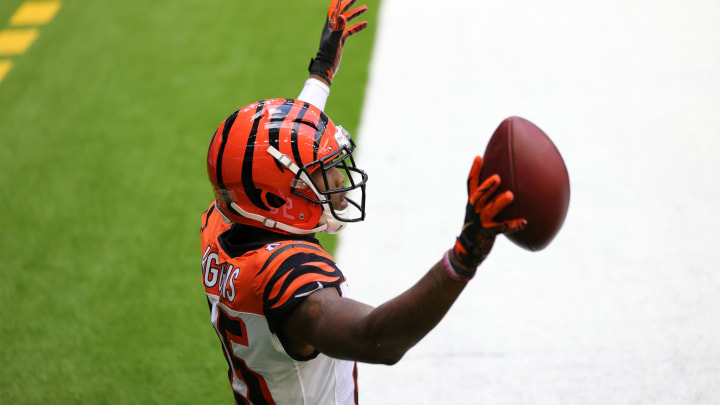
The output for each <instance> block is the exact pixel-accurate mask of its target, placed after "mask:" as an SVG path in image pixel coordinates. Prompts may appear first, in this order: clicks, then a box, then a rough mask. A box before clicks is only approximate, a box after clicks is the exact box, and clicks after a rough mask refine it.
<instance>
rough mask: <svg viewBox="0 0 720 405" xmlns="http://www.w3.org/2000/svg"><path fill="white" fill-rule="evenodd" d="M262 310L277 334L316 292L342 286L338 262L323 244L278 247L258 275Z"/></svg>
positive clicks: (342, 280) (293, 244)
mask: <svg viewBox="0 0 720 405" xmlns="http://www.w3.org/2000/svg"><path fill="white" fill-rule="evenodd" d="M258 277H259V278H260V280H262V283H261V286H260V287H261V288H260V291H258V292H259V293H261V294H262V300H263V312H264V313H265V317H266V318H267V320H268V325H269V327H270V330H271V331H272V332H273V333H275V332H277V331H278V329H279V327H280V325H281V324H282V322H283V321H284V319H285V317H286V316H287V315H288V314H289V313H290V312H291V311H292V310H293V309H295V307H297V306H298V305H299V304H300V303H301V302H302V301H303V300H304V299H305V298H306V297H307V296H309V295H310V294H312V293H313V292H315V291H317V290H319V289H321V288H328V287H335V288H338V289H339V288H340V285H341V284H342V283H343V282H344V281H345V277H344V276H343V274H342V272H341V271H340V269H338V267H337V265H336V264H335V261H334V260H333V259H332V257H330V255H329V254H328V253H327V252H325V250H323V249H322V248H321V247H320V246H318V245H314V244H309V243H288V244H282V245H280V246H278V247H276V248H275V249H274V250H273V251H272V253H271V254H270V255H269V257H268V258H267V260H266V261H265V264H264V265H263V267H262V268H261V269H260V272H259V274H258Z"/></svg>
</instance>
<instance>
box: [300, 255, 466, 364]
mask: <svg viewBox="0 0 720 405" xmlns="http://www.w3.org/2000/svg"><path fill="white" fill-rule="evenodd" d="M466 284H467V283H465V282H460V281H455V280H453V279H451V278H450V277H449V276H448V274H447V272H446V270H445V267H444V265H443V263H442V262H438V263H437V264H436V265H435V266H433V267H432V269H430V271H428V272H427V273H426V274H425V276H423V277H422V278H421V279H420V280H419V281H418V282H417V283H416V284H415V285H413V286H412V287H411V288H409V289H408V290H407V291H405V292H404V293H402V294H400V295H399V296H397V297H395V298H393V299H392V300H390V301H388V302H386V303H384V304H382V305H380V306H379V307H377V308H373V307H371V306H369V305H365V304H362V303H359V302H357V301H353V300H351V299H347V298H339V297H333V296H332V295H331V294H329V293H330V291H325V292H322V293H320V294H317V296H316V297H314V299H313V301H312V302H313V305H312V306H308V308H306V309H310V307H312V309H311V311H317V313H316V314H315V315H319V314H320V313H322V316H319V317H317V318H316V319H320V321H319V323H318V324H317V328H313V329H312V330H314V331H315V332H314V333H313V332H311V331H308V332H310V333H311V335H310V336H308V341H310V342H312V344H313V345H314V346H315V347H316V348H317V349H318V350H320V351H321V352H323V353H325V354H327V355H329V356H333V357H338V358H345V359H351V360H358V361H363V362H368V363H385V364H393V363H396V362H397V361H398V360H400V358H402V356H403V355H404V354H405V353H406V352H407V351H408V350H409V349H410V348H411V347H413V346H414V345H415V344H416V343H417V342H418V341H419V340H420V339H422V338H423V337H424V336H425V335H426V334H427V333H428V332H430V330H432V329H433V328H434V327H435V325H437V324H438V323H439V322H440V320H441V319H442V318H443V317H444V316H445V314H446V313H447V311H448V310H449V309H450V307H451V306H452V304H453V303H454V302H455V299H456V298H457V297H458V295H460V293H461V292H462V290H463V289H464V288H465V285H466ZM313 295H315V294H313ZM338 298H339V299H338Z"/></svg>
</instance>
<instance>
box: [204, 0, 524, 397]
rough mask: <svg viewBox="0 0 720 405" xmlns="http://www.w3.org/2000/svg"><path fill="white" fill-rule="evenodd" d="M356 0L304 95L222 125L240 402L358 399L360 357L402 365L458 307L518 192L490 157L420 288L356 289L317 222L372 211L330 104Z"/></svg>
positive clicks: (225, 339) (212, 262) (268, 103)
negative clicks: (351, 291)
mask: <svg viewBox="0 0 720 405" xmlns="http://www.w3.org/2000/svg"><path fill="white" fill-rule="evenodd" d="M354 2H355V0H345V1H341V0H332V2H331V3H330V7H329V10H328V17H327V21H326V23H325V26H324V28H323V31H322V37H321V41H320V49H319V51H318V53H317V56H316V57H315V58H313V59H312V60H311V63H310V67H309V71H310V78H309V79H308V80H307V82H306V83H305V86H304V88H303V90H302V92H301V93H300V96H299V97H298V99H297V100H292V99H268V100H262V101H258V102H255V103H252V104H250V105H247V106H245V107H243V108H241V109H239V110H238V111H236V112H234V113H233V114H231V115H230V116H229V117H228V118H227V119H226V120H225V121H223V123H221V124H220V126H219V128H218V129H217V131H216V132H215V135H214V136H213V138H212V140H211V142H210V147H209V149H208V157H207V169H208V176H209V178H210V182H211V183H212V186H213V189H214V192H215V200H214V201H213V202H212V203H211V204H210V207H209V208H208V210H207V211H206V212H205V213H204V214H203V216H202V223H201V243H202V280H203V284H204V286H205V291H206V295H207V299H208V304H209V307H210V312H211V321H212V324H213V326H214V328H215V330H216V332H217V335H218V337H219V338H220V341H221V343H222V349H223V352H224V355H225V358H226V360H227V363H228V378H229V380H230V384H231V386H232V390H233V393H234V395H235V401H236V402H237V403H239V404H247V403H252V404H356V403H357V402H358V390H357V363H356V362H357V361H361V362H369V363H385V364H394V363H396V362H397V361H398V360H400V358H401V357H402V356H403V355H404V353H405V352H406V351H407V350H408V349H410V348H411V347H412V346H413V345H415V343H417V342H418V341H419V340H420V339H422V338H423V336H425V335H426V334H427V333H428V332H429V331H430V330H431V329H432V328H433V327H434V326H435V325H436V324H437V323H438V322H439V321H440V319H441V318H442V317H443V316H444V314H445V313H446V312H447V311H448V310H449V308H450V306H451V305H452V303H453V302H454V301H455V299H456V298H457V297H458V295H459V294H460V293H461V291H462V290H463V288H464V287H465V285H466V283H467V282H468V281H469V280H470V279H471V278H472V277H473V275H474V274H475V271H476V269H477V267H478V266H479V265H480V263H482V261H483V260H484V259H485V257H486V256H487V255H488V254H489V253H490V250H491V248H492V246H493V242H494V240H495V237H496V235H497V234H499V233H503V232H513V231H517V230H520V229H522V228H523V227H524V226H525V221H524V220H523V219H514V220H509V221H503V222H496V221H495V220H494V217H495V216H496V215H497V214H498V213H499V212H500V211H501V210H502V209H503V208H504V207H506V206H507V205H508V204H510V203H511V202H512V200H513V195H512V193H511V192H509V191H508V192H505V193H500V194H498V195H494V194H495V191H496V190H497V187H498V185H499V184H500V179H499V177H498V176H497V175H494V176H491V177H489V178H488V179H487V180H485V181H484V182H482V184H480V181H479V180H480V177H479V176H480V169H481V167H482V159H481V158H480V157H476V158H475V161H474V163H473V165H472V169H471V170H470V175H469V177H468V181H467V189H468V202H467V207H466V212H465V221H464V224H463V226H462V230H461V233H460V236H459V237H458V238H457V240H456V241H455V243H454V245H453V247H452V248H451V249H449V250H448V251H447V252H446V253H445V254H444V255H443V256H442V258H441V259H440V260H439V261H438V262H437V263H436V264H435V265H434V266H433V267H432V268H431V269H430V270H429V271H428V272H427V273H426V274H425V275H424V276H423V277H422V278H421V279H420V280H419V281H418V282H417V283H416V284H415V285H414V286H412V287H411V288H410V289H408V290H407V291H405V292H404V293H402V294H401V295H399V296H398V297H396V298H394V299H392V300H390V301H388V302H386V303H384V304H382V305H380V306H379V307H377V308H373V307H372V306H369V305H366V304H363V303H360V302H357V301H354V300H352V299H350V298H348V297H347V296H346V292H345V276H344V275H343V273H342V272H341V270H340V269H339V268H338V266H337V264H336V263H335V261H334V260H333V258H332V257H331V256H330V255H329V254H328V253H327V252H326V251H325V250H324V249H323V247H322V246H321V245H320V243H319V242H318V240H317V239H315V237H314V234H315V233H317V232H329V233H335V232H338V231H340V230H341V229H342V228H343V226H344V225H345V224H346V223H348V222H356V221H362V220H363V219H364V217H365V184H366V182H367V175H366V174H365V172H364V171H362V170H361V169H359V168H358V167H357V166H356V164H355V160H354V158H353V151H354V149H355V144H354V142H353V140H352V138H351V136H350V134H349V133H348V132H347V131H346V130H345V129H344V128H342V127H341V126H340V125H336V124H335V123H334V122H333V121H332V120H331V119H330V118H329V117H328V116H327V115H325V113H323V111H322V110H323V108H324V105H325V101H326V100H327V97H328V95H329V92H330V88H329V86H330V85H331V83H332V80H333V78H334V76H335V73H337V69H338V66H339V64H340V59H341V55H342V50H343V46H344V44H345V40H346V39H347V38H348V37H349V36H351V35H353V34H354V33H357V32H359V31H361V30H363V29H364V28H365V27H366V26H367V23H366V22H361V23H357V24H354V25H351V24H350V22H351V21H352V20H353V19H355V18H356V17H357V16H359V15H361V14H362V13H364V12H365V11H366V10H367V7H365V6H361V7H357V8H354V9H352V10H351V7H352V5H353V3H354Z"/></svg>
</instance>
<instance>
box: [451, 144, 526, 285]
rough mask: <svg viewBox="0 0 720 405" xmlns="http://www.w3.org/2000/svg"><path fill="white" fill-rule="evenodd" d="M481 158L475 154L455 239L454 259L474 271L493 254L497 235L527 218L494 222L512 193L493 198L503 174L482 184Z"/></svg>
mask: <svg viewBox="0 0 720 405" xmlns="http://www.w3.org/2000/svg"><path fill="white" fill-rule="evenodd" d="M481 168H482V158H481V157H480V156H477V157H475V161H474V162H473V166H472V169H470V175H469V176H468V181H467V188H468V203H467V206H466V208H465V224H464V225H463V229H462V232H461V233H460V236H459V237H458V238H457V241H456V242H455V247H454V248H453V253H454V254H455V258H456V259H457V261H459V262H460V264H461V265H462V266H463V267H465V268H466V269H467V270H470V271H474V269H476V268H477V266H479V265H480V263H482V261H483V260H485V258H486V257H487V255H488V254H490V250H491V249H492V247H493V243H494V242H495V236H497V235H498V234H500V233H511V232H516V231H519V230H522V229H524V228H525V225H526V224H527V221H525V220H524V219H510V220H507V221H502V222H498V221H495V216H496V215H498V214H499V213H500V211H502V210H503V209H504V208H505V207H507V206H508V205H510V203H511V202H512V201H513V198H514V197H513V193H512V192H511V191H505V192H503V193H500V194H498V195H496V196H494V197H493V194H494V193H495V191H496V190H497V189H498V187H499V186H500V176H498V175H497V174H494V175H492V176H490V177H488V178H487V179H486V180H485V181H484V182H482V184H479V183H480V169H481Z"/></svg>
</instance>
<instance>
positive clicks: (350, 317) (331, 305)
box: [283, 157, 525, 364]
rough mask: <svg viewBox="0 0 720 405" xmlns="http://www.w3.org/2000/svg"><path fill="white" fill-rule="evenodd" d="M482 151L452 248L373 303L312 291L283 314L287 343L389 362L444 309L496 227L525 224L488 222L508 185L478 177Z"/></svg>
mask: <svg viewBox="0 0 720 405" xmlns="http://www.w3.org/2000/svg"><path fill="white" fill-rule="evenodd" d="M481 167H482V158H480V157H477V158H476V159H475V162H474V163H473V167H472V169H471V171H470V175H469V177H468V204H467V207H466V214H465V223H464V225H463V230H462V232H461V234H460V236H459V237H458V240H457V241H456V243H455V246H454V248H453V249H450V250H449V251H448V252H447V253H445V255H444V256H443V259H442V260H440V261H439V262H438V263H436V264H435V265H434V266H433V267H432V268H431V269H430V271H428V272H427V273H426V274H425V276H423V277H422V278H421V279H420V281H418V282H417V283H416V284H415V285H414V286H412V287H411V288H410V289H408V290H407V291H405V292H404V293H402V294H400V295H399V296H397V297H395V298H393V299H392V300H390V301H388V302H386V303H384V304H382V305H380V306H379V307H377V308H373V307H371V306H369V305H366V304H363V303H360V302H357V301H354V300H351V299H348V298H343V297H341V296H340V295H339V294H338V293H337V291H335V290H334V289H330V288H327V289H322V290H318V291H316V292H314V293H312V294H311V295H310V296H309V297H308V298H307V299H305V300H304V301H303V302H302V303H301V304H300V305H299V306H298V308H296V309H295V311H293V312H292V313H291V314H290V315H289V316H288V318H287V319H286V320H285V323H284V326H283V334H284V337H285V338H286V340H287V341H288V342H289V343H290V347H291V349H292V350H294V351H296V352H297V353H298V354H301V355H302V354H310V353H312V351H313V350H314V349H317V350H319V351H320V352H322V353H325V354H327V355H329V356H332V357H337V358H343V359H350V360H357V361H363V362H368V363H385V364H393V363H395V362H397V361H398V360H400V358H402V356H403V355H404V354H405V352H407V350H409V349H410V348H411V347H412V346H414V345H415V344H416V343H417V342H418V341H419V340H420V339H422V338H423V337H424V336H425V335H426V334H427V333H428V332H429V331H430V330H432V328H434V327H435V325H437V324H438V322H440V320H441V319H442V318H443V316H445V314H446V313H447V311H448V310H449V309H450V306H451V305H452V304H453V303H454V302H455V299H456V298H457V297H458V295H460V293H461V292H462V290H463V289H464V288H465V285H466V284H467V282H468V281H469V280H470V279H471V278H472V277H473V275H474V274H475V271H476V269H477V266H479V265H480V263H482V261H483V260H484V259H485V257H487V255H488V254H489V253H490V250H491V249H492V246H493V242H494V240H495V237H496V235H497V234H499V233H504V232H514V231H517V230H521V229H523V228H524V226H525V221H524V220H523V219H514V220H509V221H505V222H500V223H498V222H495V221H494V220H493V218H494V217H495V216H496V215H497V214H498V213H499V212H500V211H501V210H502V209H503V208H505V207H506V206H507V205H509V204H510V203H511V202H512V200H513V195H512V193H511V192H509V191H508V192H505V193H501V194H499V195H497V196H494V197H493V194H494V193H495V191H496V190H497V188H498V186H499V184H500V178H499V177H498V176H497V175H495V176H491V177H489V178H488V179H487V180H486V181H484V182H483V183H482V184H478V183H479V174H480V168H481Z"/></svg>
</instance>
